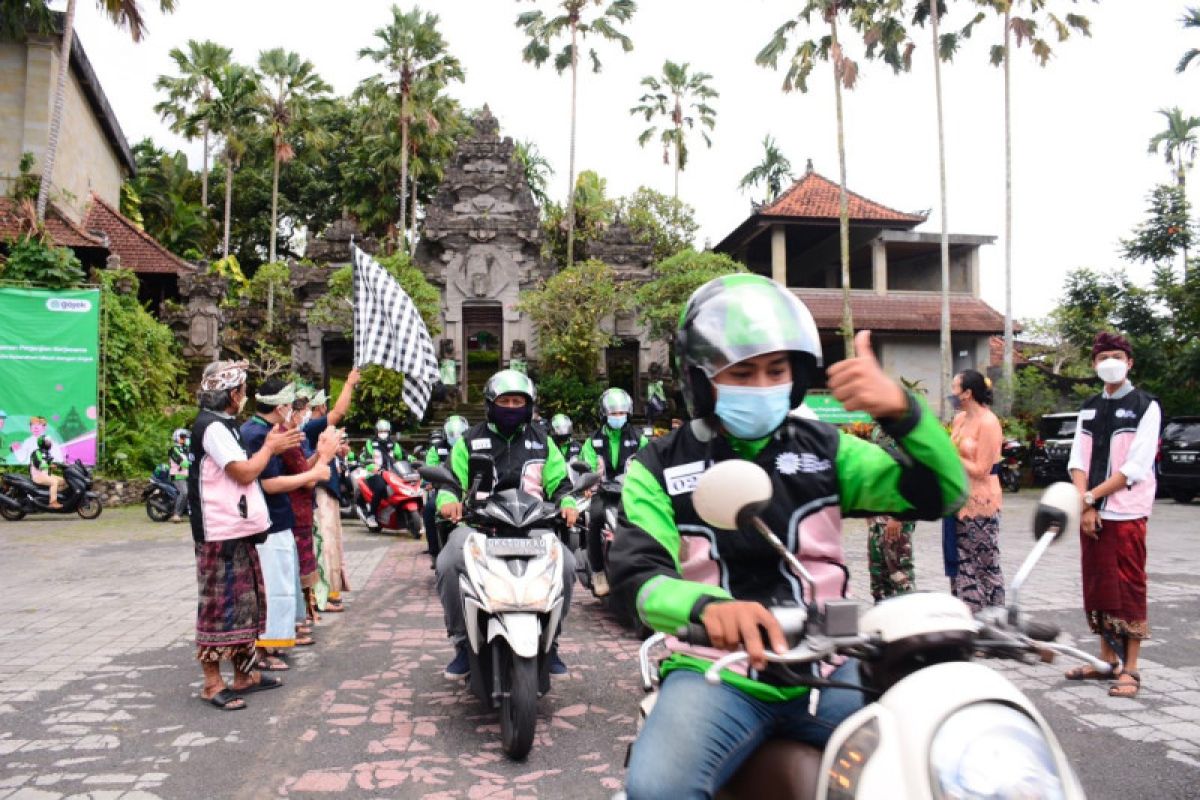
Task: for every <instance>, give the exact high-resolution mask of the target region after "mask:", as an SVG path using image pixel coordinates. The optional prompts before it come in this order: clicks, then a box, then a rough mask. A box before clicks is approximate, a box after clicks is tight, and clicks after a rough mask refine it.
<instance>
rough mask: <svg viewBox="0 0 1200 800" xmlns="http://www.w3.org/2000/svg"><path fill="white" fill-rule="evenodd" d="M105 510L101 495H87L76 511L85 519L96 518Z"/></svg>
mask: <svg viewBox="0 0 1200 800" xmlns="http://www.w3.org/2000/svg"><path fill="white" fill-rule="evenodd" d="M103 510H104V506H103V504H101V502H100V498H99V497H94V496H93V497H85V498H83V500H82V501H80V503H79V505H78V506H77V507H76V509H75V512H76V513H77V514H79V516H81V517H83V518H84V519H95V518H96V517H98V516H100V512H101V511H103Z"/></svg>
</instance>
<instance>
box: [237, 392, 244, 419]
mask: <svg viewBox="0 0 1200 800" xmlns="http://www.w3.org/2000/svg"><path fill="white" fill-rule="evenodd" d="M245 407H246V396H245V395H242V399H241V400H238V410H237V413H239V414H240V413H242V409H243V408H245Z"/></svg>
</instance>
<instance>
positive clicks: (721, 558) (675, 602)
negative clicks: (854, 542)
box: [608, 395, 967, 701]
mask: <svg viewBox="0 0 1200 800" xmlns="http://www.w3.org/2000/svg"><path fill="white" fill-rule="evenodd" d="M880 424H881V426H882V427H883V428H884V430H885V432H886V433H888V434H889V435H890V436H891V437H892V438H893V439H894V440H895V441H896V442H897V443H898V446H899V449H898V450H892V451H888V450H884V449H883V448H881V447H879V446H878V445H875V444H872V443H870V442H866V441H863V440H862V439H859V438H857V437H855V436H851V435H849V434H846V433H842V432H841V431H839V430H838V429H837V428H835V427H834V426H832V425H830V424H828V423H824V422H817V421H815V420H806V419H800V418H797V417H788V418H787V420H785V422H784V424H783V425H782V426H780V428H779V429H778V430H777V431H775V432H774V433H773V434H771V435H770V436H768V437H766V438H764V439H760V440H758V441H753V442H748V441H741V440H737V439H731V438H727V437H726V436H725V435H724V434H718V433H716V432H715V430H714V429H713V428H712V427H711V426H710V424H709V423H707V422H705V421H703V420H697V421H693V422H692V423H690V424H689V425H685V426H684V427H682V428H680V429H678V430H676V431H674V432H672V433H671V434H670V435H669V436H666V437H664V438H662V439H659V440H657V441H655V442H653V443H651V444H650V445H649V446H648V447H646V448H645V449H644V450H642V451H641V452H639V453H638V454H637V455H636V456H634V457H633V460H632V461H631V462H630V464H629V469H628V471H627V472H626V475H625V487H624V490H623V492H622V494H621V512H620V515H619V520H618V526H617V531H616V536H615V538H614V541H613V545H612V549H611V550H610V551H609V568H608V569H609V578H610V580H611V581H612V584H613V587H614V590H615V591H617V592H621V593H623V594H625V596H626V597H629V598H630V599H631V600H632V601H634V602H636V607H637V611H638V614H639V616H640V617H641V619H642V621H643V622H645V623H646V624H647V625H649V626H650V627H651V628H654V629H655V630H658V631H665V632H668V633H673V632H674V631H675V630H677V629H678V628H679V627H680V626H682V625H685V624H686V623H688V622H699V615H700V613H701V611H702V610H703V607H704V605H705V604H706V603H709V602H714V600H713V599H710V598H715V600H717V601H719V600H728V599H737V600H748V601H757V602H760V603H762V604H763V605H767V606H771V605H782V604H788V605H795V604H799V603H801V602H804V601H807V600H809V599H810V598H807V597H804V596H803V591H802V588H801V584H800V582H799V581H798V580H797V579H796V578H795V576H793V575H792V573H791V572H790V571H789V569H788V567H787V565H786V564H785V562H784V561H783V560H782V559H781V558H779V556H778V554H777V553H775V551H774V550H772V549H771V546H770V545H769V544H768V543H767V542H766V540H764V539H763V538H762V537H761V535H760V534H758V533H757V532H755V531H753V530H749V529H744V530H739V531H721V532H720V533H718V532H716V531H714V530H713V529H712V528H711V527H709V526H708V525H707V524H706V523H705V522H704V521H703V520H701V519H700V517H699V515H697V513H696V511H695V509H694V508H693V506H692V491H693V490H694V489H695V486H696V481H697V480H698V479H699V477H700V475H701V474H702V473H703V472H704V471H705V470H707V469H708V468H709V467H710V466H711V465H712V464H714V463H716V462H719V461H725V460H727V459H731V458H744V459H748V460H751V461H754V462H755V463H756V464H758V465H759V466H761V467H762V468H763V469H765V470H766V471H767V473H768V474H769V475H770V476H771V482H772V484H773V487H774V499H773V500H772V502H771V504H770V505H769V506H768V507H767V509H766V511H764V512H763V514H762V519H763V521H764V522H766V524H767V525H768V526H770V528H771V530H773V531H775V532H776V533H777V534H778V535H779V537H780V539H782V540H783V542H784V543H785V544H786V545H787V546H788V548H789V549H791V550H792V551H793V552H795V553H796V554H797V556H798V557H799V558H800V560H801V561H802V562H803V563H804V565H805V566H806V567H807V568H808V570H809V571H810V572H811V573H812V574H813V576H814V578H815V580H816V584H817V600H818V602H820V601H824V600H829V599H833V598H838V597H842V596H844V595H845V592H846V588H847V584H848V581H849V572H848V570H847V569H846V567H845V565H844V564H845V559H844V557H843V553H842V526H841V521H842V518H843V517H846V516H859V517H861V516H871V515H875V514H883V513H886V514H891V515H893V516H896V517H899V518H900V519H929V520H933V519H938V518H940V517H943V516H946V515H948V514H951V513H953V512H954V511H955V510H957V509H958V508H959V506H961V505H962V503H963V500H964V499H965V497H966V491H967V481H966V476H965V474H964V472H963V468H962V464H961V462H960V461H959V458H958V453H957V451H956V450H955V448H954V445H953V444H952V443H951V442H950V438H949V436H947V435H946V432H945V430H944V429H943V428H942V426H941V425H940V424H939V423H938V421H937V419H936V418H935V417H934V416H933V414H931V413H930V412H929V411H928V408H927V407H926V406H925V404H924V402H923V401H921V400H919V399H917V398H916V397H915V396H914V395H909V405H908V411H907V413H906V414H905V416H904V418H903V419H900V420H893V421H881V422H880ZM670 641H672V642H674V640H670ZM674 649H675V650H676V652H675V653H674V654H673V655H672V656H671V657H670V658H668V659H667V660H666V662H664V665H663V673H664V674H666V673H667V672H670V671H671V670H674V669H692V670H699V671H702V670H704V669H707V668H708V666H709V663H710V661H709V660H707V659H706V658H704V657H702V656H703V655H709V656H711V655H712V654H713V652H714V651H711V650H708V651H705V650H702V649H700V648H689V647H687V646H685V645H682V644H679V643H676V646H675V647H674ZM725 680H726V682H727V683H730V684H732V685H735V686H737V687H739V688H741V689H743V690H744V691H746V692H747V693H749V694H751V695H753V696H755V697H757V698H759V699H762V700H768V701H781V700H789V699H793V698H795V697H797V696H799V695H801V694H803V693H804V692H805V691H807V690H806V689H805V688H803V687H799V688H797V687H782V686H774V685H771V684H769V683H765V682H762V681H758V680H752V679H751V678H750V677H748V676H746V675H742V674H738V673H735V672H732V671H726V673H725Z"/></svg>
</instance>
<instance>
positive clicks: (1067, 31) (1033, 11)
mask: <svg viewBox="0 0 1200 800" xmlns="http://www.w3.org/2000/svg"><path fill="white" fill-rule="evenodd" d="M976 2H977V3H979V4H980V5H984V6H987V7H989V8H991V9H992V10H993V11H995V12H996V13H997V14H999V15H1000V18H1001V20H1002V23H1003V39H1002V42H1001V44H998V45H995V46H993V47H992V48H991V61H992V64H993V65H994V66H998V67H1003V68H1004V366H1003V373H1002V374H1003V383H1004V391H1003V392H1002V393H1001V398H1000V411H1001V413H1007V412H1008V410H1009V407H1010V404H1011V401H1012V386H1013V379H1014V378H1013V314H1012V221H1013V210H1012V197H1013V191H1012V69H1011V63H1010V62H1011V59H1010V58H1009V56H1010V55H1011V54H1012V39H1013V36H1015V37H1016V40H1017V47H1020V46H1022V45H1023V44H1024V43H1025V41H1026V40H1028V41H1029V43H1030V52H1032V53H1033V57H1034V58H1036V59H1037V61H1038V63H1039V64H1040V65H1041V66H1043V67H1044V66H1046V64H1047V62H1049V60H1050V57H1051V55H1053V49H1052V48H1051V45H1050V43H1049V42H1048V41H1047V40H1046V38H1045V37H1043V36H1041V35H1039V32H1038V27H1039V25H1038V23H1039V20H1038V18H1037V14H1039V13H1044V14H1045V17H1046V20H1047V21H1048V23H1049V26H1050V28H1051V29H1052V30H1053V31H1054V34H1055V36H1056V37H1057V39H1058V41H1059V42H1064V41H1066V40H1067V39H1068V38H1070V36H1071V31H1072V30H1074V31H1077V32H1078V33H1081V34H1082V35H1084V36H1091V35H1092V34H1091V22H1090V21H1089V20H1088V18H1087V17H1084V16H1080V15H1079V14H1066V15H1065V16H1059V15H1057V14H1054V13H1052V12H1047V11H1046V10H1045V6H1046V0H1029V8H1030V10H1029V13H1028V15H1026V16H1014V14H1013V9H1014V8H1015V7H1016V6H1018V5H1019V4H1020V3H1021V2H1022V0H976ZM1070 2H1071V3H1075V2H1077V0H1070Z"/></svg>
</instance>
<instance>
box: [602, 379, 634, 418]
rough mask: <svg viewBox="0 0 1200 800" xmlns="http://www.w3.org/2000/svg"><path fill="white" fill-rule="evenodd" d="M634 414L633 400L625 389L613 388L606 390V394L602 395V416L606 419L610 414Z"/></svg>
mask: <svg viewBox="0 0 1200 800" xmlns="http://www.w3.org/2000/svg"><path fill="white" fill-rule="evenodd" d="M622 412H624V413H626V414H629V413H632V412H633V398H632V397H630V396H629V392H627V391H625V390H624V389H619V388H617V387H615V386H614V387H613V388H611V389H606V390H605V391H604V394H602V395H600V416H601V417H606V416H608V415H609V414H620V413H622Z"/></svg>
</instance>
